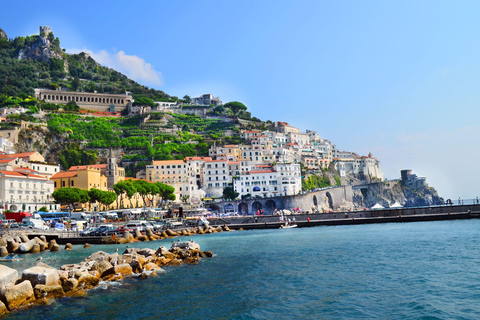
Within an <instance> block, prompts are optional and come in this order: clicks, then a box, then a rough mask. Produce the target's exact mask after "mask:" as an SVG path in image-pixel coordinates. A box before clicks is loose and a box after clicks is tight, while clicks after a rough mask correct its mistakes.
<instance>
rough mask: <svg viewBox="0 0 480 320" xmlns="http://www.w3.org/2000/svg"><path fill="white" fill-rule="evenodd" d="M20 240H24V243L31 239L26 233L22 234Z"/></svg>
mask: <svg viewBox="0 0 480 320" xmlns="http://www.w3.org/2000/svg"><path fill="white" fill-rule="evenodd" d="M20 240H22V242H23V243H27V242H28V241H30V240H29V239H28V237H27V236H26V235H25V234H21V235H20Z"/></svg>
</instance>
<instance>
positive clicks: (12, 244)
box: [7, 239, 19, 253]
mask: <svg viewBox="0 0 480 320" xmlns="http://www.w3.org/2000/svg"><path fill="white" fill-rule="evenodd" d="M18 246H19V244H18V243H17V242H16V241H15V240H14V239H8V240H7V250H8V252H10V253H15V252H17V251H18Z"/></svg>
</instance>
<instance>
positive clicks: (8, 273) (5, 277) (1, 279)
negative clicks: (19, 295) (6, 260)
mask: <svg viewBox="0 0 480 320" xmlns="http://www.w3.org/2000/svg"><path fill="white" fill-rule="evenodd" d="M17 279H18V271H17V270H15V269H12V268H9V267H7V266H4V265H3V264H0V288H3V287H4V286H6V285H7V284H14V283H15V282H16V281H17Z"/></svg>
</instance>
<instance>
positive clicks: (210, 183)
mask: <svg viewBox="0 0 480 320" xmlns="http://www.w3.org/2000/svg"><path fill="white" fill-rule="evenodd" d="M228 163H229V161H228V160H210V161H205V166H204V167H203V178H204V183H203V189H204V191H205V193H206V194H207V196H208V195H210V197H221V196H222V195H223V189H224V188H226V187H228V186H229V184H230V183H232V176H231V175H230V171H229V165H228Z"/></svg>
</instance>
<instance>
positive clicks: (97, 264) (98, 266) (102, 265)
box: [90, 260, 113, 274]
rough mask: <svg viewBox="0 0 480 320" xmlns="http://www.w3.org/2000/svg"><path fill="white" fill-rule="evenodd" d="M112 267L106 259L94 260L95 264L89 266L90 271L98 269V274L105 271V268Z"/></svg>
mask: <svg viewBox="0 0 480 320" xmlns="http://www.w3.org/2000/svg"><path fill="white" fill-rule="evenodd" d="M111 267H113V265H112V264H111V263H110V262H108V261H107V260H102V261H96V262H95V264H94V265H93V266H92V267H91V268H90V270H91V271H98V272H99V273H100V274H102V273H103V272H105V271H106V270H108V269H110V268H111Z"/></svg>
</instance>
